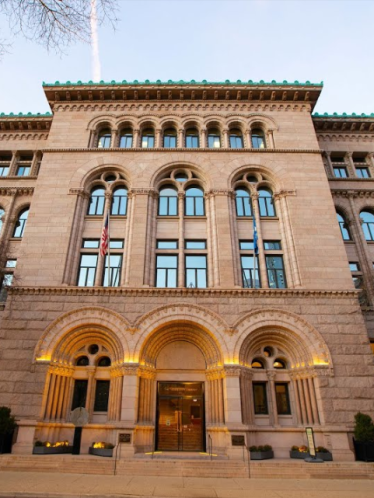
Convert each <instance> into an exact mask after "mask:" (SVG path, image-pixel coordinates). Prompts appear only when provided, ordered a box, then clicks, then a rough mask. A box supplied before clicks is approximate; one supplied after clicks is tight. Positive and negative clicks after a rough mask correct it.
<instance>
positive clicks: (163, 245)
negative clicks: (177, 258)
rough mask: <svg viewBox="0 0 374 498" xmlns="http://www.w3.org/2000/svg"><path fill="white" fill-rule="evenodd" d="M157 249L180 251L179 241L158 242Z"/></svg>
mask: <svg viewBox="0 0 374 498" xmlns="http://www.w3.org/2000/svg"><path fill="white" fill-rule="evenodd" d="M157 249H178V241H177V240H158V241H157Z"/></svg>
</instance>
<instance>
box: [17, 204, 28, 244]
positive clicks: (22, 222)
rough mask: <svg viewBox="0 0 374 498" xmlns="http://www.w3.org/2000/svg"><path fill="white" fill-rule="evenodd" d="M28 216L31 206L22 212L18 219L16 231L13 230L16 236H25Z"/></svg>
mask: <svg viewBox="0 0 374 498" xmlns="http://www.w3.org/2000/svg"><path fill="white" fill-rule="evenodd" d="M28 216H29V208H26V209H24V210H23V211H21V212H20V214H19V216H18V219H17V223H16V226H15V227H14V232H13V237H14V238H17V239H19V238H21V237H23V233H24V231H25V227H26V221H27V217H28Z"/></svg>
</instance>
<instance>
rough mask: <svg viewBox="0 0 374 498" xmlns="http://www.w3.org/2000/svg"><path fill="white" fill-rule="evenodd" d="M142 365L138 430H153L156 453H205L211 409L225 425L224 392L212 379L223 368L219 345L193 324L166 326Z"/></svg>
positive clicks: (150, 341) (147, 347)
mask: <svg viewBox="0 0 374 498" xmlns="http://www.w3.org/2000/svg"><path fill="white" fill-rule="evenodd" d="M140 364H141V365H143V372H144V373H142V368H141V374H140V385H139V416H138V424H140V425H142V424H146V423H147V419H148V420H149V419H150V420H149V421H150V422H152V425H153V424H154V428H155V433H154V441H153V448H155V449H156V450H159V451H185V452H186V451H205V448H206V435H205V433H206V430H205V429H206V426H207V424H210V423H211V421H212V420H211V415H210V414H211V410H209V409H208V407H210V405H211V404H212V403H215V404H216V405H217V406H220V407H221V412H222V423H223V390H222V388H221V389H220V390H219V389H217V390H214V389H212V388H211V383H212V380H211V379H210V377H209V375H208V372H211V371H212V370H216V369H217V368H218V366H219V365H222V358H221V352H220V348H219V345H218V344H217V341H216V339H215V338H214V337H213V336H212V335H211V334H210V333H209V332H208V331H206V330H204V329H203V328H202V327H201V326H200V325H197V324H194V323H192V322H188V321H183V322H182V321H177V322H172V323H168V324H167V325H165V326H163V327H161V328H159V330H156V331H154V332H153V333H152V334H151V336H150V337H149V338H148V340H147V341H146V343H145V344H144V346H143V348H142V351H141V355H140ZM208 378H209V380H208ZM221 382H222V379H221Z"/></svg>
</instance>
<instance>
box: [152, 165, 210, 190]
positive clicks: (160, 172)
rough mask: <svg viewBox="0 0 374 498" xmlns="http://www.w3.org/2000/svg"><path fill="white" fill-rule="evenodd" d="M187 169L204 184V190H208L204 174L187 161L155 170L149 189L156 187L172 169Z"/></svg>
mask: <svg viewBox="0 0 374 498" xmlns="http://www.w3.org/2000/svg"><path fill="white" fill-rule="evenodd" d="M177 168H180V169H189V170H191V171H192V173H195V175H196V176H197V178H198V179H200V180H201V181H202V182H203V184H204V190H205V191H206V190H208V189H209V188H210V181H209V178H208V176H207V175H206V173H205V172H204V171H203V170H202V168H201V167H199V166H198V165H196V164H194V163H191V162H189V161H173V162H170V163H167V164H165V165H164V166H161V167H160V168H158V169H157V171H156V172H155V173H154V174H153V176H152V178H151V181H150V184H149V186H150V187H157V185H158V184H159V182H160V181H161V180H163V179H164V178H165V176H166V175H167V174H168V173H169V172H171V171H172V170H173V169H177Z"/></svg>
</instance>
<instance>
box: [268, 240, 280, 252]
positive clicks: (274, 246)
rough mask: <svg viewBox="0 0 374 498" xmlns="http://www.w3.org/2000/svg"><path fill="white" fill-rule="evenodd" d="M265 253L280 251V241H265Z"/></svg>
mask: <svg viewBox="0 0 374 498" xmlns="http://www.w3.org/2000/svg"><path fill="white" fill-rule="evenodd" d="M264 249H265V251H268V250H270V251H280V250H281V249H282V246H281V241H280V240H264Z"/></svg>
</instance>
